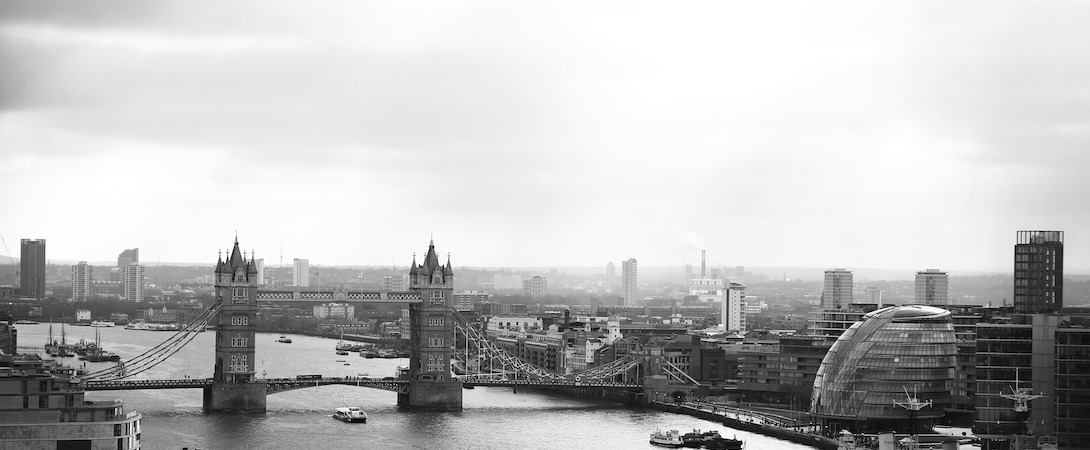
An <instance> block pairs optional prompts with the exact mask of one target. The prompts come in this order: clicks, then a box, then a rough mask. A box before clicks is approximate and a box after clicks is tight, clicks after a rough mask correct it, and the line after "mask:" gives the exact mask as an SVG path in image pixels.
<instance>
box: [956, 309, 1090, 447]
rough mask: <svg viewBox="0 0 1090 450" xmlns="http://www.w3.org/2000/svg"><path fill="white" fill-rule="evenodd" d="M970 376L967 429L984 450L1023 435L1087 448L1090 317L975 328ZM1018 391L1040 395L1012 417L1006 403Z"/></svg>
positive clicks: (1007, 321) (1010, 320) (1016, 320)
mask: <svg viewBox="0 0 1090 450" xmlns="http://www.w3.org/2000/svg"><path fill="white" fill-rule="evenodd" d="M976 378H977V379H976V396H975V400H976V420H975V422H974V424H973V430H974V432H975V433H976V435H977V437H979V438H981V440H982V441H983V447H982V448H983V449H985V450H997V449H998V450H1006V449H1008V448H1010V444H1011V442H1010V438H1011V436H1013V435H1027V434H1029V435H1032V436H1042V435H1053V436H1056V439H1057V441H1058V444H1059V447H1060V448H1090V394H1088V392H1090V317H1086V316H1058V315H1046V314H1032V315H1022V314H1015V315H1011V316H1010V317H1001V316H997V317H995V318H993V319H992V320H991V321H989V322H987V323H980V324H978V325H977V337H976ZM1017 389H1025V390H1026V392H1027V393H1030V394H1034V395H1039V396H1040V397H1037V398H1033V399H1032V400H1031V401H1029V402H1027V403H1026V406H1027V407H1028V408H1026V410H1025V411H1019V410H1017V409H1016V408H1015V407H1016V402H1015V401H1014V400H1013V399H1012V398H1010V396H1011V395H1012V394H1014V392H1013V391H1014V390H1017ZM1030 439H1036V438H1035V437H1031V438H1030ZM1031 443H1032V442H1031Z"/></svg>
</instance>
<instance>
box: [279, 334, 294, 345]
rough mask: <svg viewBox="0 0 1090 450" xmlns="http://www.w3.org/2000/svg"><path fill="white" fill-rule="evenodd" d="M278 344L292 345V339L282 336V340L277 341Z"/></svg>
mask: <svg viewBox="0 0 1090 450" xmlns="http://www.w3.org/2000/svg"><path fill="white" fill-rule="evenodd" d="M276 342H281V343H284V344H290V343H291V338H289V337H287V336H284V335H282V334H281V335H280V339H277V340H276Z"/></svg>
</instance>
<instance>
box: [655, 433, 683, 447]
mask: <svg viewBox="0 0 1090 450" xmlns="http://www.w3.org/2000/svg"><path fill="white" fill-rule="evenodd" d="M651 443H652V444H655V445H659V446H663V447H670V448H678V447H681V446H682V445H684V441H682V440H681V433H679V432H678V431H677V430H670V431H666V432H663V431H662V430H658V429H656V430H655V431H654V432H652V433H651Z"/></svg>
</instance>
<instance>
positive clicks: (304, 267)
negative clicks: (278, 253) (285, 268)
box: [291, 258, 310, 287]
mask: <svg viewBox="0 0 1090 450" xmlns="http://www.w3.org/2000/svg"><path fill="white" fill-rule="evenodd" d="M291 285H292V286H302V287H306V286H310V260H306V259H299V258H295V259H294V260H293V261H292V270H291Z"/></svg>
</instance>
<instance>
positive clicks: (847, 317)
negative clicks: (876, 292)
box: [809, 303, 878, 345]
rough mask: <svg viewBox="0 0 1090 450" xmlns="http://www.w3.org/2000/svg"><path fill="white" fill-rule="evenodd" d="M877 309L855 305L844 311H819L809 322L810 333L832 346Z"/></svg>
mask: <svg viewBox="0 0 1090 450" xmlns="http://www.w3.org/2000/svg"><path fill="white" fill-rule="evenodd" d="M875 309H878V308H877V307H876V306H875V305H871V304H861V303H854V304H851V305H848V307H847V308H843V309H832V310H825V311H818V312H817V313H815V314H814V317H813V318H811V319H810V321H809V329H810V333H811V334H813V335H815V336H822V337H823V338H824V339H825V340H827V341H828V342H829V345H832V344H833V342H835V341H836V340H837V339H838V338H839V337H840V335H842V334H844V332H845V331H847V330H848V328H851V326H852V325H855V323H856V322H859V321H860V320H863V316H864V315H866V314H867V313H869V312H871V311H874V310H875Z"/></svg>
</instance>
